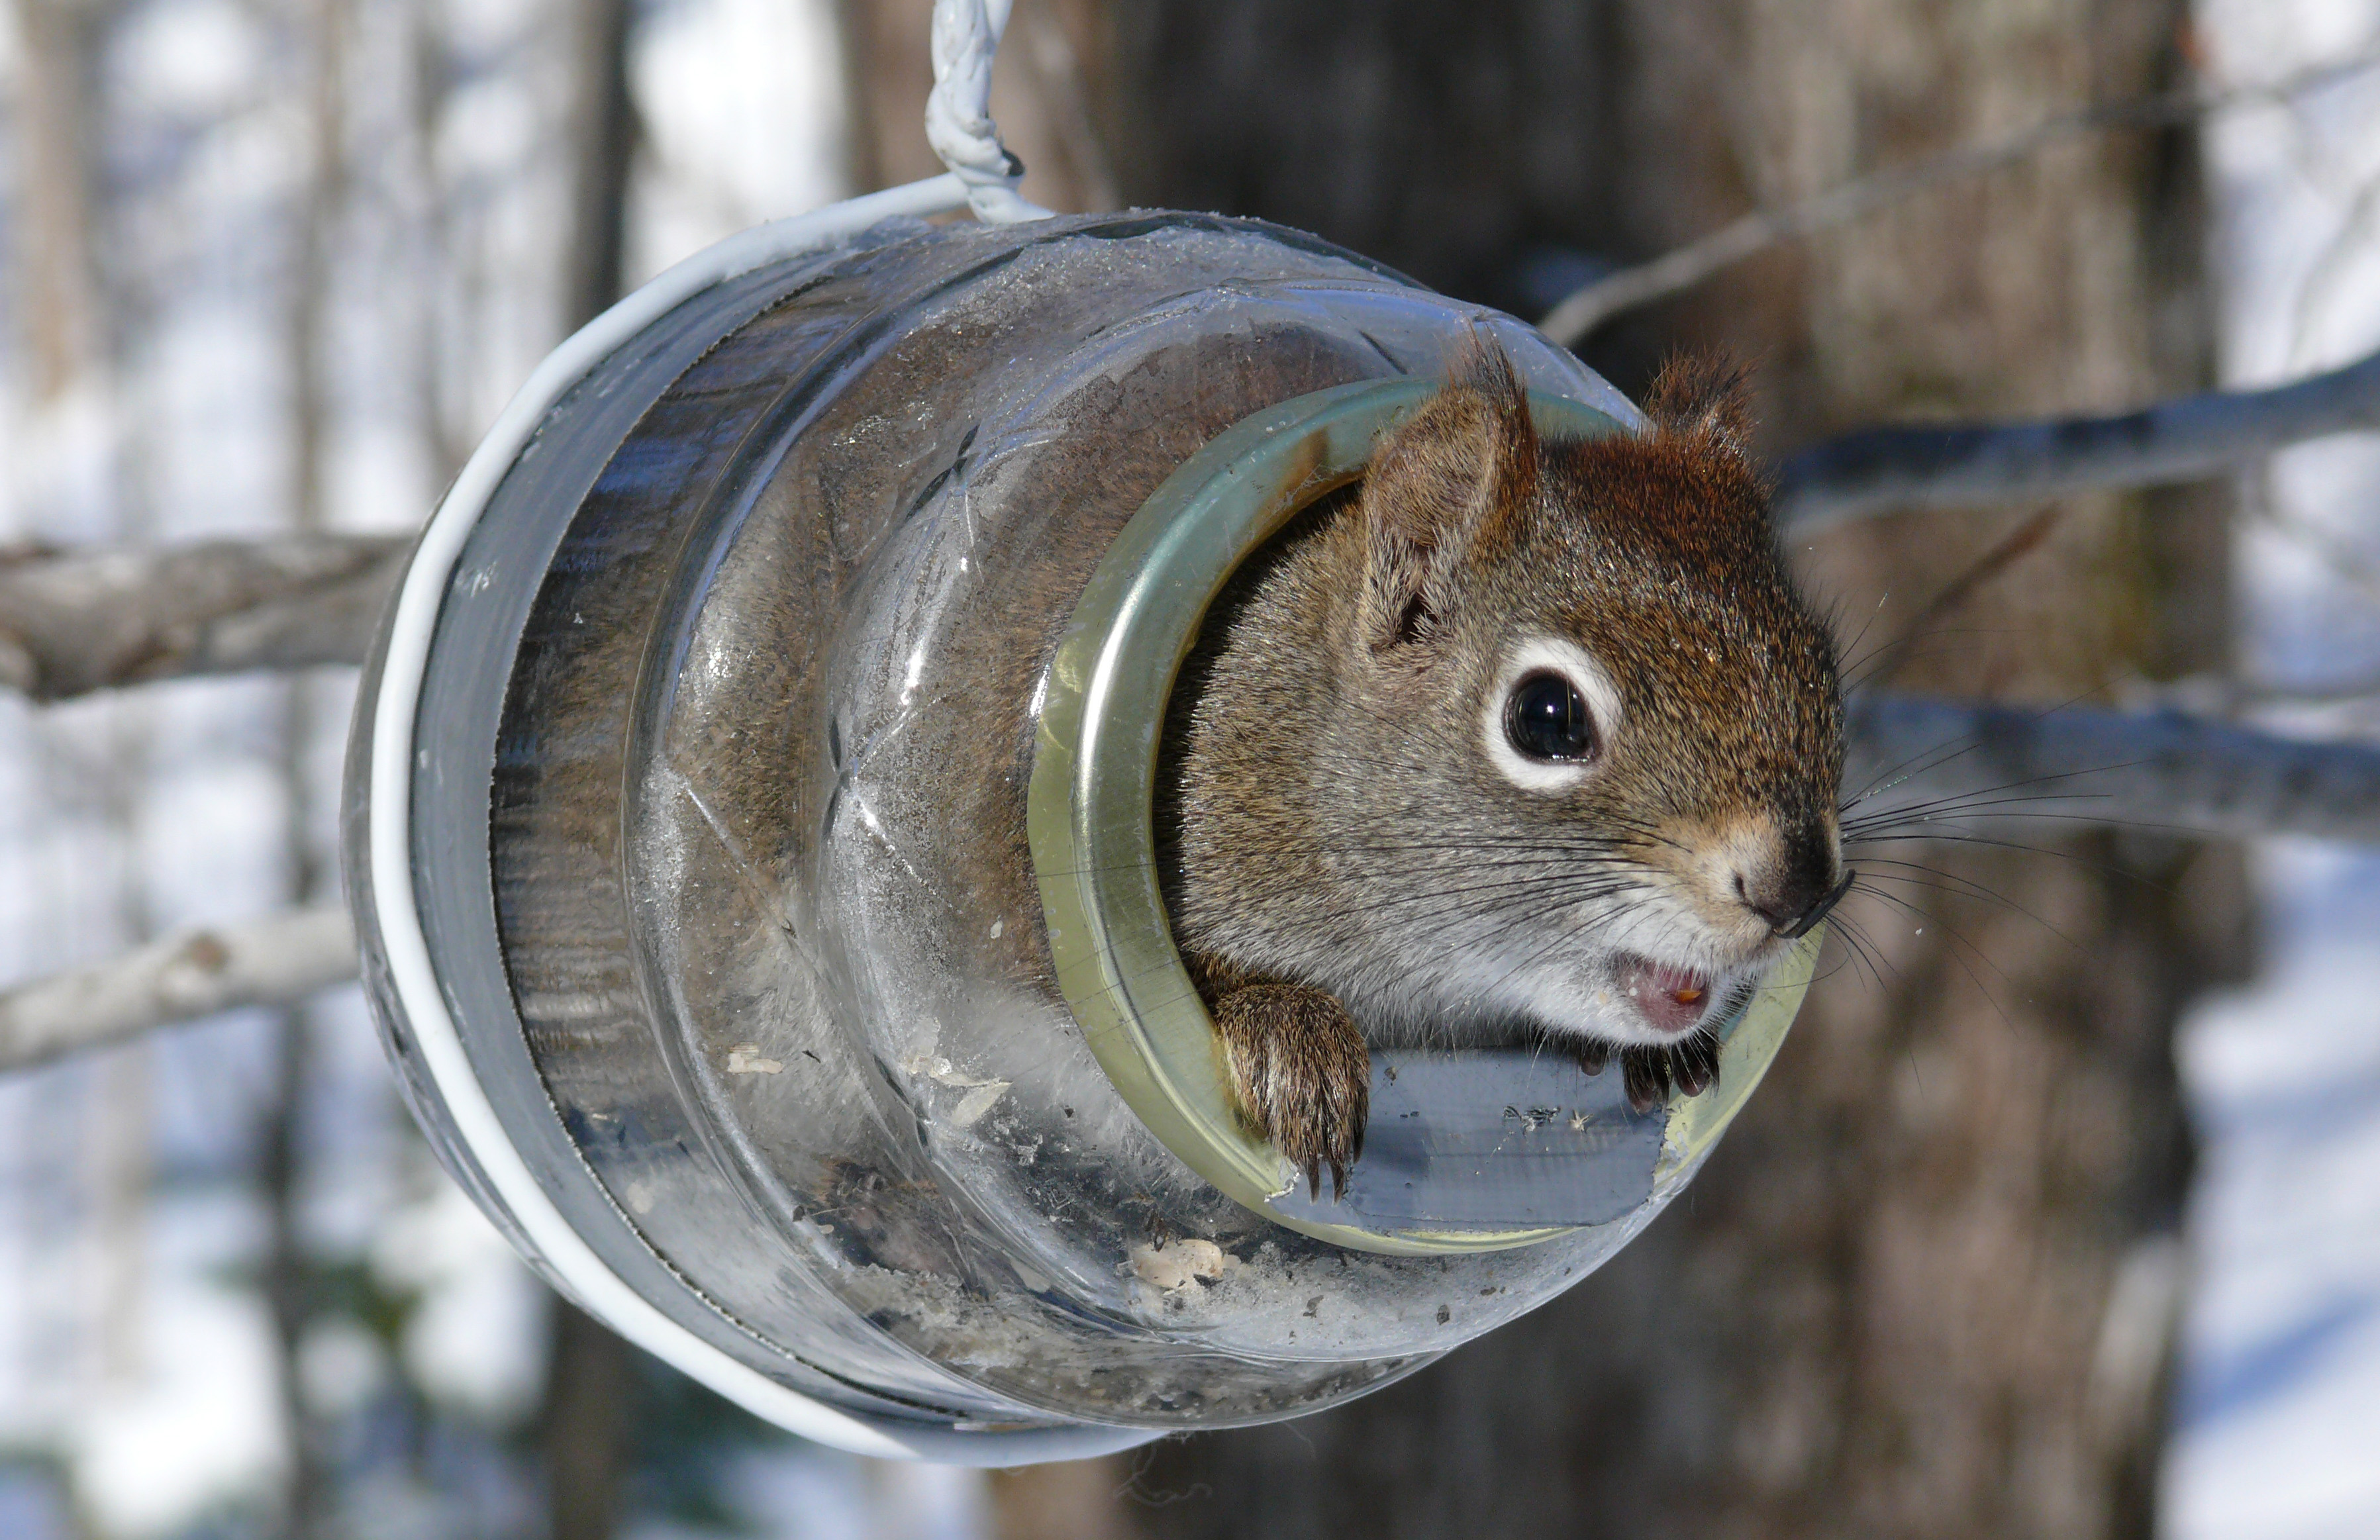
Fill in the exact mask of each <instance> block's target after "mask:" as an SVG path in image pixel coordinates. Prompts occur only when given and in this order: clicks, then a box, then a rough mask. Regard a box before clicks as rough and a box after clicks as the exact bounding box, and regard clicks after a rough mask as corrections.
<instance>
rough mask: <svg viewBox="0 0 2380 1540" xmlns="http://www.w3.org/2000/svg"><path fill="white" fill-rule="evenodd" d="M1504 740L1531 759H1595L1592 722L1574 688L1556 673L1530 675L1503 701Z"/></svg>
mask: <svg viewBox="0 0 2380 1540" xmlns="http://www.w3.org/2000/svg"><path fill="white" fill-rule="evenodd" d="M1504 736H1505V737H1507V738H1509V739H1511V740H1512V746H1513V747H1514V748H1517V749H1519V750H1520V751H1521V752H1522V753H1524V754H1525V755H1527V756H1528V757H1529V758H1532V759H1560V760H1570V761H1576V760H1580V759H1590V758H1594V757H1595V719H1594V718H1592V717H1590V716H1588V715H1587V711H1586V700H1585V697H1583V696H1581V695H1580V694H1579V693H1578V686H1577V685H1573V684H1572V683H1571V682H1570V681H1569V680H1567V679H1565V678H1563V677H1562V676H1561V675H1560V674H1559V673H1532V674H1529V675H1527V676H1526V677H1525V678H1524V679H1522V680H1521V682H1520V683H1519V684H1517V685H1513V686H1512V694H1511V695H1510V696H1507V697H1505V699H1504Z"/></svg>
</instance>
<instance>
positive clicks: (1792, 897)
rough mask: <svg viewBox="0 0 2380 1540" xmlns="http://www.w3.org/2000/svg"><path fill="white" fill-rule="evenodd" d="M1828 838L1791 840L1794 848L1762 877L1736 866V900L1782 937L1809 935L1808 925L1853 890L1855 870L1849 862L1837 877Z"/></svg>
mask: <svg viewBox="0 0 2380 1540" xmlns="http://www.w3.org/2000/svg"><path fill="white" fill-rule="evenodd" d="M1832 844H1833V842H1832V841H1829V840H1826V839H1823V838H1809V839H1803V840H1798V841H1795V842H1794V845H1795V848H1793V849H1792V850H1791V851H1790V852H1789V853H1788V854H1787V855H1786V857H1785V859H1783V860H1781V861H1779V863H1777V865H1776V867H1773V868H1771V869H1770V870H1769V871H1768V872H1767V873H1764V874H1763V879H1762V880H1756V881H1755V880H1747V879H1745V876H1744V874H1743V872H1742V871H1738V872H1737V873H1736V874H1735V896H1736V899H1737V901H1738V902H1740V903H1742V904H1743V906H1744V907H1745V908H1746V909H1749V910H1751V911H1752V912H1753V913H1754V914H1755V915H1757V916H1760V917H1761V918H1762V919H1763V920H1766V921H1767V923H1768V929H1769V932H1770V933H1771V934H1772V935H1775V936H1777V937H1778V938H1779V939H1780V940H1788V941H1791V940H1800V939H1801V938H1802V937H1803V936H1806V935H1808V934H1809V933H1810V928H1811V927H1813V926H1815V925H1816V924H1817V923H1818V922H1819V921H1820V920H1822V919H1825V918H1826V917H1827V914H1828V911H1829V910H1831V909H1833V908H1834V906H1835V905H1836V904H1838V903H1841V902H1842V899H1843V895H1844V894H1845V893H1848V892H1850V891H1852V879H1853V878H1855V877H1856V876H1857V875H1858V874H1857V873H1855V872H1853V871H1852V870H1851V869H1850V868H1849V867H1845V868H1844V869H1843V871H1842V874H1841V876H1840V877H1838V876H1837V875H1836V873H1835V857H1834V852H1833V849H1832Z"/></svg>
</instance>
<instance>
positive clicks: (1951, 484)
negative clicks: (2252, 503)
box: [1776, 353, 2380, 530]
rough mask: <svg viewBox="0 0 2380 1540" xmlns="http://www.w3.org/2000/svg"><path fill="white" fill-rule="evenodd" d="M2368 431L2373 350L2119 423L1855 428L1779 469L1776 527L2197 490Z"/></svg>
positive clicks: (2379, 381) (2375, 371)
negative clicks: (2267, 460)
mask: <svg viewBox="0 0 2380 1540" xmlns="http://www.w3.org/2000/svg"><path fill="white" fill-rule="evenodd" d="M2373 428H2380V353H2374V354H2373V355H2371V356H2369V357H2367V358H2361V359H2358V360H2357V361H2356V362H2354V363H2351V364H2350V365H2348V366H2347V367H2346V368H2344V369H2338V370H2331V371H2330V372H2329V373H2327V374H2317V375H2315V376H2313V378H2311V379H2307V380H2299V381H2296V382H2292V383H2290V384H2287V385H2276V386H2274V387H2273V388H2271V389H2270V390H2261V391H2210V392H2208V393H2206V394H2203V395H2185V396H2178V397H2176V398H2175V399H2173V400H2170V401H2160V402H2157V403H2156V404H2155V405H2154V406H2147V407H2144V408H2143V409H2142V410H2140V411H2137V412H2126V413H2123V414H2122V415H2120V416H2117V417H2097V418H2087V417H2086V418H2047V419H2045V420H2043V421H2039V422H2004V423H1968V424H1943V425H1936V426H1923V427H1919V426H1912V427H1906V428H1870V429H1864V430H1861V431H1859V432H1856V433H1846V434H1844V435H1843V436H1842V437H1841V438H1838V439H1828V440H1827V441H1826V442H1825V443H1818V444H1815V445H1813V446H1812V447H1810V448H1808V449H1805V450H1803V452H1802V453H1800V454H1798V455H1794V456H1793V457H1792V458H1791V460H1788V461H1787V462H1786V464H1785V468H1784V471H1783V473H1782V475H1781V476H1780V477H1779V486H1778V493H1777V504H1776V518H1777V524H1778V527H1779V528H1787V527H1791V528H1794V529H1797V530H1806V529H1810V528H1814V527H1821V526H1825V525H1828V524H1833V523H1836V522H1838V521H1840V520H1842V519H1850V518H1859V517H1863V516H1864V515H1871V514H1880V513H1886V512H1888V511H1890V510H1893V509H1899V508H1948V507H1970V506H1974V505H1977V504H1983V503H2012V502H2022V501H2026V500H2030V499H2034V498H2051V497H2057V496H2060V495H2062V494H2064V493H2067V492H2072V491H2083V490H2085V489H2090V488H2113V487H2149V486H2157V485H2161V484H2164V483H2168V482H2174V481H2196V480H2202V479H2205V478H2207V477H2210V476H2216V475H2219V474H2221V473H2222V472H2223V471H2225V470H2228V469H2229V468H2230V467H2234V466H2237V465H2240V464H2241V463H2243V462H2245V461H2249V460H2253V459H2256V458H2258V457H2259V456H2261V455H2269V454H2271V453H2273V452H2274V451H2275V450H2277V449H2284V448H2287V447H2288V446H2289V445H2290V444H2293V443H2303V442H2304V441H2306V440H2308V439H2319V438H2323V437H2325V436H2327V435H2329V434H2332V433H2346V432H2353V431H2355V430H2359V429H2373Z"/></svg>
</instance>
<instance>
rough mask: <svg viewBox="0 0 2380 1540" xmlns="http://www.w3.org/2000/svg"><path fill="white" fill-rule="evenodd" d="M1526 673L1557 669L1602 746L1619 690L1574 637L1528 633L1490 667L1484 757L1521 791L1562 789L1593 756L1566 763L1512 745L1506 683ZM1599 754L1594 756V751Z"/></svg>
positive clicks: (1583, 774) (1588, 767) (1585, 770)
mask: <svg viewBox="0 0 2380 1540" xmlns="http://www.w3.org/2000/svg"><path fill="white" fill-rule="evenodd" d="M1532 673H1558V674H1560V675H1561V676H1562V677H1563V678H1565V679H1567V680H1569V681H1570V682H1571V686H1572V688H1573V689H1575V690H1577V691H1578V694H1579V698H1580V699H1582V700H1584V701H1585V702H1586V712H1587V715H1588V717H1589V718H1591V719H1592V720H1593V721H1594V723H1595V737H1596V742H1597V744H1598V745H1601V746H1605V747H1606V748H1608V747H1609V745H1610V742H1611V738H1612V735H1613V734H1616V733H1617V732H1619V730H1620V690H1619V687H1618V686H1617V685H1613V684H1612V682H1611V676H1610V675H1609V674H1608V673H1605V672H1604V671H1603V665H1602V664H1600V663H1598V662H1597V661H1595V660H1594V658H1593V657H1591V656H1589V655H1588V653H1587V650H1586V649H1585V648H1583V647H1580V646H1579V645H1578V644H1577V643H1575V642H1566V641H1563V640H1562V639H1561V638H1560V637H1528V638H1526V639H1525V640H1523V641H1520V642H1516V643H1514V644H1513V645H1512V647H1511V648H1509V649H1506V651H1505V653H1504V666H1503V667H1502V668H1500V669H1499V670H1498V671H1497V672H1496V687H1495V688H1494V689H1492V690H1490V691H1488V709H1487V710H1486V711H1485V712H1484V713H1483V714H1482V717H1481V721H1480V725H1481V728H1482V730H1483V731H1484V733H1485V734H1486V735H1487V741H1488V759H1489V760H1490V761H1491V762H1492V763H1493V764H1494V765H1495V767H1496V768H1497V769H1498V770H1501V771H1502V772H1503V774H1504V779H1505V780H1507V781H1510V782H1512V784H1513V785H1515V786H1518V787H1520V788H1522V789H1523V790H1524V791H1531V792H1566V791H1569V790H1570V789H1571V788H1572V787H1573V786H1575V785H1577V784H1578V783H1579V782H1582V781H1584V780H1585V779H1586V778H1587V777H1588V776H1589V775H1591V774H1593V773H1594V771H1595V765H1594V762H1593V761H1591V760H1590V761H1587V762H1585V763H1580V764H1573V763H1566V762H1563V761H1560V760H1546V759H1533V758H1529V757H1528V756H1527V755H1525V754H1524V753H1522V752H1521V751H1520V750H1519V749H1517V748H1514V747H1513V746H1512V740H1511V739H1510V738H1508V737H1506V736H1505V735H1504V702H1505V699H1506V697H1509V696H1510V695H1511V694H1512V686H1513V685H1517V684H1519V683H1520V682H1521V681H1522V680H1523V679H1524V678H1525V677H1527V676H1528V675H1530V674H1532ZM1598 758H1600V756H1598Z"/></svg>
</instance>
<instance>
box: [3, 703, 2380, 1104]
mask: <svg viewBox="0 0 2380 1540" xmlns="http://www.w3.org/2000/svg"><path fill="white" fill-rule="evenodd" d="M1847 784H1849V785H1850V786H1852V787H1853V788H1855V789H1857V790H1859V791H1861V792H1872V794H1867V795H1864V796H1863V797H1862V799H1861V801H1860V802H1859V803H1858V804H1856V806H1855V807H1854V811H1853V817H1854V819H1859V820H1862V821H1864V822H1867V823H1868V825H1869V827H1868V828H1867V830H1866V831H1865V832H1866V833H1867V834H1869V835H1871V836H1879V835H1880V836H1883V837H1886V838H1891V837H1896V836H1902V835H1907V836H1911V837H1914V838H1921V839H1923V838H1945V839H1956V838H1961V837H1972V836H1974V835H1978V834H1980V835H1982V836H1984V837H1985V838H1998V836H1999V835H2001V834H2003V833H2007V832H2010V831H2014V830H2019V829H2022V828H2024V827H2025V826H2028V825H2031V826H2034V827H2035V828H2046V829H2049V830H2057V831H2072V830H2076V829H2082V828H2088V827H2092V826H2113V827H2125V828H2137V829H2147V830H2152V831H2161V832H2176V833H2201V834H2217V835H2257V834H2297V835H2303V836H2308V837H2311V838H2314V839H2325V840H2342V841H2349V842H2353V843H2366V844H2380V746H2369V745H2364V744H2349V743H2305V742H2299V741H2294V740H2291V739H2287V738H2281V737H2276V736H2274V735H2272V734H2265V733H2257V732H2252V731H2249V730H2247V729H2244V728H2240V727H2234V726H2230V725H2228V724H2225V723H2222V722H2216V721H2204V720H2201V719H2197V718H2192V717H2185V716H2182V715H2180V714H2178V713H2175V712H2169V711H2165V712H2154V713H2136V712H2122V711H2100V710H2087V709H2077V708H2068V709H2062V710H2057V711H2051V712H2046V713H2040V712H2034V711H2028V710H2025V709H2021V708H2018V707H2012V706H1996V705H1989V704H1984V703H1978V702H1974V701H1960V700H1936V699H1929V698H1926V697H1917V696H1895V695H1876V696H1869V697H1865V698H1864V699H1863V700H1861V701H1860V702H1858V703H1857V704H1856V705H1855V706H1854V708H1853V709H1852V765H1851V771H1850V775H1849V778H1848V781H1847ZM1854 858H1855V859H1856V856H1854ZM356 966H357V964H356V951H355V941H354V939H353V936H352V934H351V933H350V931H349V929H348V924H347V916H346V910H344V909H342V908H340V907H339V906H337V905H336V904H323V905H319V906H315V907H310V908H304V909H296V910H292V911H290V912H288V913H286V914H282V915H275V916H272V917H270V918H267V919H262V920H254V921H250V922H249V923H247V924H245V925H239V926H225V927H215V928H208V929H203V930H195V931H188V932H185V933H183V934H182V935H179V936H175V937H169V938H168V939H166V940H162V941H158V942H155V943H152V944H151V945H149V946H145V947H142V948H140V949H139V950H137V951H134V952H127V953H125V954H124V955H122V956H120V957H116V958H113V959H111V960H109V961H106V962H103V963H97V964H92V965H91V966H89V967H86V968H79V969H77V970H75V971H73V972H71V973H66V974H61V975H59V976H55V977H54V978H46V979H42V980H39V981H37V982H35V983H31V984H25V985H19V986H18V988H15V989H12V990H9V991H7V992H6V993H0V1073H7V1072H10V1071H15V1070H21V1069H27V1068H30V1067H31V1066H33V1065H36V1064H41V1063H45V1062H47V1061H50V1060H53V1059H57V1058H60V1057H62V1056H64V1055H67V1054H69V1053H75V1052H79V1051H81V1050H83V1049H96V1048H103V1047H105V1046H107V1045H108V1044H111V1043H115V1042H120V1041H122V1040H123V1039H125V1038H127V1037H132V1036H135V1035H137V1034H139V1033H141V1032H146V1031H149V1030H152V1029H153V1028H156V1027H161V1026H170V1025H174V1024H176V1023H178V1022H184V1021H190V1020H195V1019H197V1018H198V1017H200V1016H207V1015H212V1014H214V1013H217V1012H220V1011H228V1010H232V1009H234V1008H235V1007H239V1006H287V1005H291V1004H294V1003H296V1002H297V1001H299V1000H304V999H306V998H307V997H308V996H310V995H312V994H314V993H316V992H317V991H319V990H322V989H325V988H330V987H331V986H333V985H334V984H341V983H345V982H346V980H348V979H351V978H353V977H355V976H356Z"/></svg>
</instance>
